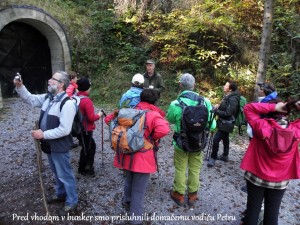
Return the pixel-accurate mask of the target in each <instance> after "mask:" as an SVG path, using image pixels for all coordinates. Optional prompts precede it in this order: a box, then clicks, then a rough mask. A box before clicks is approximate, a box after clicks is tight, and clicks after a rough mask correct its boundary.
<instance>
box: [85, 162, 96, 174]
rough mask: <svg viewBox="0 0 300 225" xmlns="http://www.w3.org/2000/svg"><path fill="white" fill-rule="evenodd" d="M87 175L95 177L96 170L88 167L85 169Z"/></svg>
mask: <svg viewBox="0 0 300 225" xmlns="http://www.w3.org/2000/svg"><path fill="white" fill-rule="evenodd" d="M85 173H86V175H90V176H95V170H94V167H93V166H90V165H87V166H86V167H85Z"/></svg>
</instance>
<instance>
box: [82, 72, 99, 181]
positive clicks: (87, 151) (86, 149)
mask: <svg viewBox="0 0 300 225" xmlns="http://www.w3.org/2000/svg"><path fill="white" fill-rule="evenodd" d="M77 85H78V93H77V96H79V97H80V98H81V100H80V104H79V109H80V111H81V114H82V116H83V121H82V125H83V129H84V132H82V136H83V144H82V149H81V152H80V159H79V168H78V173H80V174H82V175H91V176H94V175H95V170H94V158H95V153H96V143H95V140H94V138H93V130H95V128H96V125H95V121H97V120H99V119H100V117H101V116H102V114H103V113H102V112H101V111H100V112H99V113H98V114H95V111H94V104H93V102H92V100H91V99H90V98H89V97H88V96H89V94H90V90H91V83H90V81H89V79H87V78H85V77H83V78H81V79H79V80H78V81H77Z"/></svg>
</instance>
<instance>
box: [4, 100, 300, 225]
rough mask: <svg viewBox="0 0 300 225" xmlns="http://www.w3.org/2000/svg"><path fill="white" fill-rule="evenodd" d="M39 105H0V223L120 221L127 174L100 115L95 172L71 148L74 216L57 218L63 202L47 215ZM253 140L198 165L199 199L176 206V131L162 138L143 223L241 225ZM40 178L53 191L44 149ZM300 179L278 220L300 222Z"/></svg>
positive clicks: (290, 224)
mask: <svg viewBox="0 0 300 225" xmlns="http://www.w3.org/2000/svg"><path fill="white" fill-rule="evenodd" d="M38 115H39V109H36V108H32V107H30V106H29V105H27V104H25V103H23V101H22V100H21V99H19V98H10V99H5V100H4V109H3V110H1V111H0V130H1V136H0V174H1V176H0V225H16V224H18V225H19V224H51V222H50V219H52V220H53V223H54V224H68V225H71V224H76V225H77V224H78V225H79V224H80V225H81V224H83V225H85V224H102V225H107V224H120V223H122V222H124V221H125V219H126V216H127V214H126V211H125V210H124V209H123V208H122V206H121V198H122V190H123V181H124V176H123V174H122V173H121V172H120V171H119V170H117V169H115V168H114V167H113V166H112V160H113V151H112V150H111V149H110V145H109V142H108V130H107V126H106V125H104V145H103V148H102V145H101V140H102V139H101V121H98V122H97V124H96V125H97V129H96V131H95V133H94V138H95V140H96V143H97V153H96V159H95V169H96V176H95V177H86V176H82V175H80V174H78V173H77V163H78V157H79V153H80V148H79V147H78V148H76V149H72V150H71V155H72V165H73V168H74V171H75V176H76V181H77V189H78V194H79V207H78V210H77V212H76V213H74V214H71V215H70V216H69V217H66V218H64V221H62V218H60V217H58V214H57V210H58V209H60V207H62V206H63V205H62V204H56V205H55V204H54V205H49V206H48V207H49V214H48V215H47V214H46V211H45V208H44V205H43V200H42V193H41V188H40V182H39V176H38V170H37V163H36V151H35V148H34V142H33V139H32V138H31V136H30V130H31V129H33V127H34V121H35V120H36V119H37V118H38ZM247 144H248V139H247V137H235V138H232V140H231V145H230V160H229V162H227V163H224V162H222V161H217V163H216V166H215V167H214V168H207V166H206V163H207V162H206V161H204V164H203V168H202V170H201V176H200V180H201V188H200V191H199V201H198V202H197V204H196V205H195V207H194V208H189V207H178V206H176V204H175V203H174V202H173V201H172V200H171V199H170V197H169V192H170V190H171V187H172V181H173V176H174V167H173V147H172V146H171V134H170V135H169V136H168V137H166V138H164V139H162V141H161V147H160V150H159V156H158V157H159V158H158V161H159V166H160V174H153V175H151V181H150V184H149V187H148V191H147V195H146V202H145V219H146V220H147V222H146V224H153V225H158V224H170V225H173V224H174V225H181V224H191V225H192V224H200V225H207V224H216V225H219V224H220V225H229V224H233V225H237V224H239V222H240V218H241V216H240V214H241V212H242V211H243V210H244V209H245V204H246V196H247V195H246V194H245V193H244V192H242V191H241V190H240V188H241V187H242V186H243V185H244V184H245V181H244V179H243V171H241V170H240V169H239V164H240V161H241V159H242V157H243V155H244V153H245V150H246V147H247ZM42 165H43V166H42V178H43V183H44V187H45V194H46V195H50V194H52V193H54V188H53V186H54V179H53V176H52V173H51V172H50V169H49V165H48V162H47V158H46V156H45V155H44V154H43V160H42ZM299 197H300V182H299V180H298V181H292V182H291V184H290V185H289V187H288V189H287V191H286V194H285V196H284V199H283V202H282V206H281V211H280V221H279V224H280V225H300V222H299V221H300V199H299Z"/></svg>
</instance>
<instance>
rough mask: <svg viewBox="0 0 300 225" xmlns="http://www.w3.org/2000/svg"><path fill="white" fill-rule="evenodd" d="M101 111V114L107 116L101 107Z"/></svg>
mask: <svg viewBox="0 0 300 225" xmlns="http://www.w3.org/2000/svg"><path fill="white" fill-rule="evenodd" d="M101 112H102V113H103V116H105V117H106V116H107V115H106V113H105V112H104V111H103V109H101Z"/></svg>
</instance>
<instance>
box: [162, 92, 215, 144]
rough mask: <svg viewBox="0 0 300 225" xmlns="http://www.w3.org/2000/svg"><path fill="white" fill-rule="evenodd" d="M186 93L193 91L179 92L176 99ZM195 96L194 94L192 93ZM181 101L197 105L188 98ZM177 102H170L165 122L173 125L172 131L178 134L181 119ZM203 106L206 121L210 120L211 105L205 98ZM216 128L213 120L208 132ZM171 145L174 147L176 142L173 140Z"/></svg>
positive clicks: (180, 111) (180, 110)
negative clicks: (204, 107)
mask: <svg viewBox="0 0 300 225" xmlns="http://www.w3.org/2000/svg"><path fill="white" fill-rule="evenodd" d="M186 92H193V91H188V90H186V91H183V92H181V93H180V94H179V95H178V97H177V98H180V96H181V95H182V94H184V93H186ZM193 93H195V94H197V93H196V92H193ZM197 95H198V94H197ZM180 99H181V101H183V102H184V103H185V104H187V105H197V103H198V102H197V101H193V100H191V99H188V98H180ZM178 104H179V102H178V100H177V99H176V100H174V101H172V102H171V104H170V106H169V108H168V112H167V115H166V117H167V120H168V121H169V122H170V123H171V124H173V130H174V131H175V132H177V133H179V132H180V123H181V117H182V109H181V107H180V106H178ZM204 104H205V105H206V107H207V109H208V120H209V119H210V118H211V116H212V115H211V110H212V105H211V103H210V101H209V99H208V98H205V97H204ZM215 128H216V121H215V120H213V122H212V124H211V127H210V130H214V129H215ZM173 144H174V146H175V145H176V142H175V141H174V140H173ZM176 147H177V148H179V147H178V146H177V145H176Z"/></svg>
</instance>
